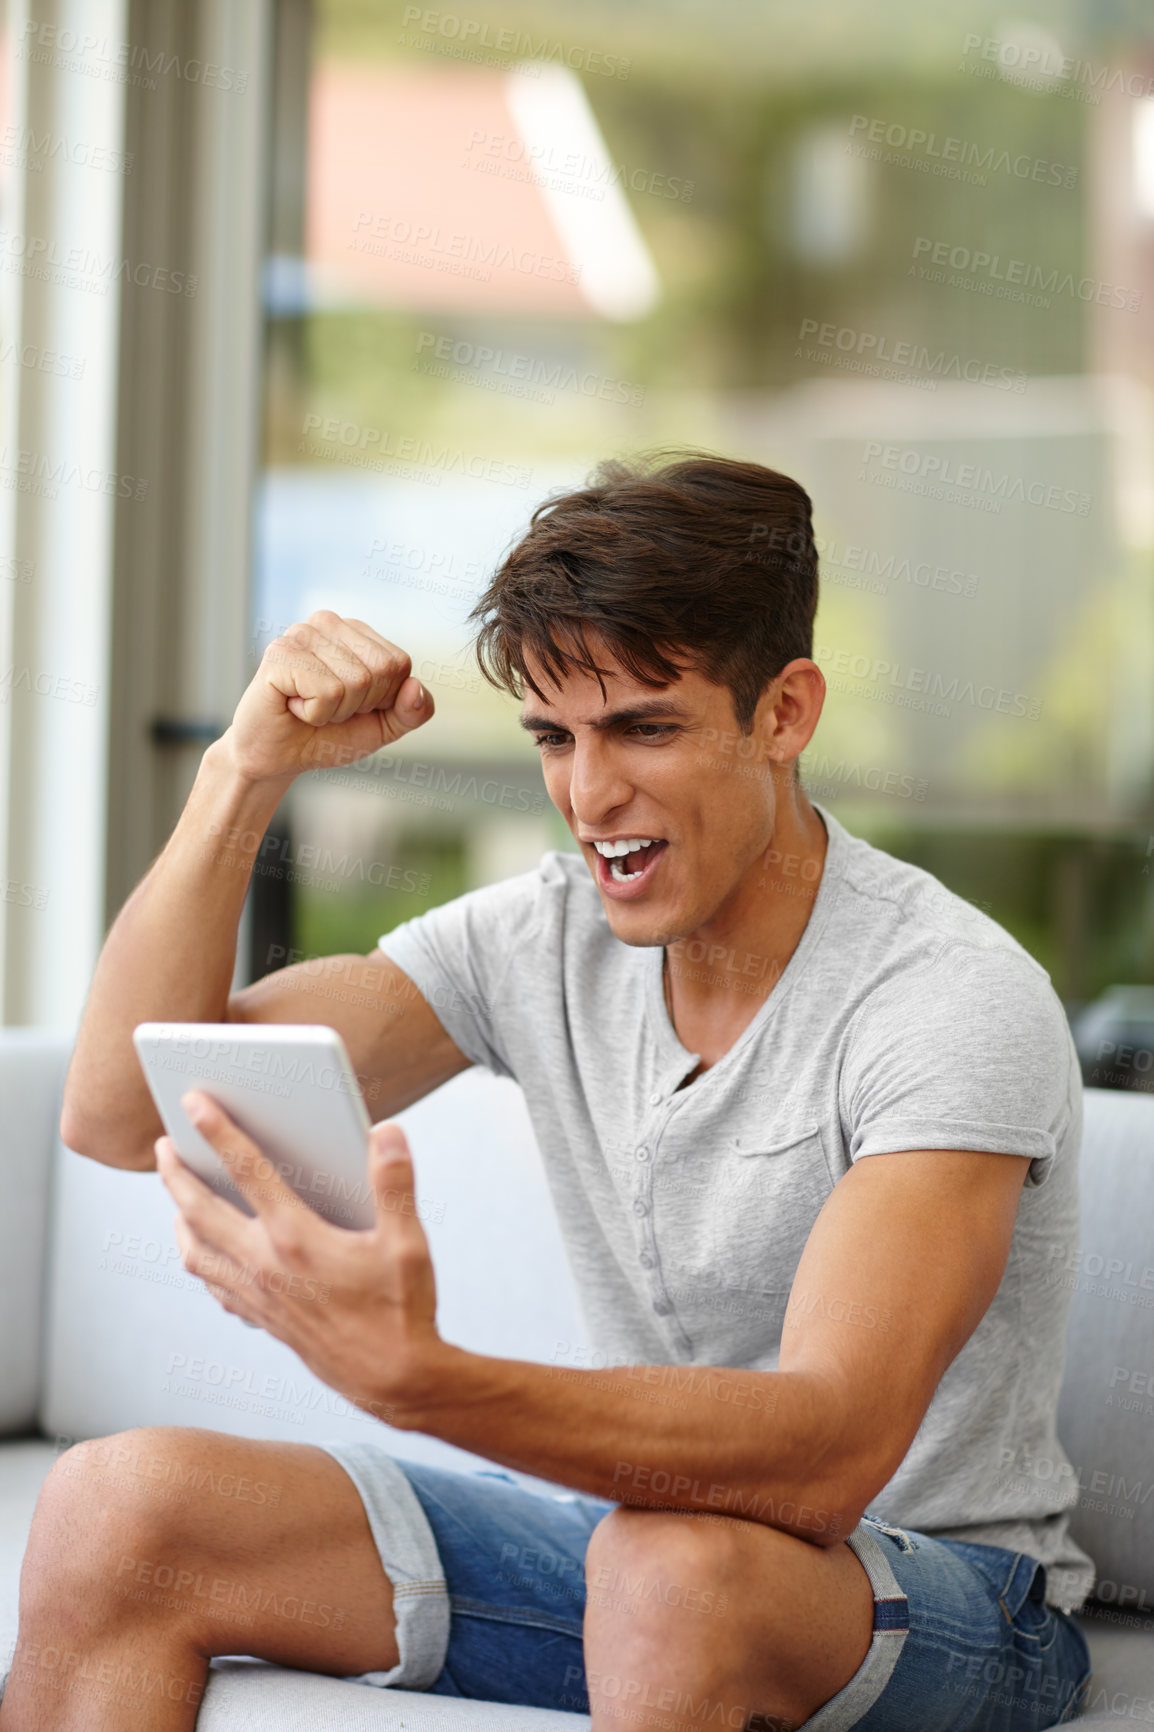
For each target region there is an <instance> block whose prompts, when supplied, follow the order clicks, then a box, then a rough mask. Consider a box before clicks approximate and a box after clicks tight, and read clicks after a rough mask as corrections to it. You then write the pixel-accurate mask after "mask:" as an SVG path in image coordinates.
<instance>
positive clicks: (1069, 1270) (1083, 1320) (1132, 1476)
mask: <svg viewBox="0 0 1154 1732" xmlns="http://www.w3.org/2000/svg"><path fill="white" fill-rule="evenodd" d="M1081 1198H1082V1235H1081V1243H1080V1244H1079V1245H1077V1246H1075V1245H1066V1246H1052V1247H1051V1250H1052V1252H1053V1273H1052V1277H1051V1278H1052V1280H1053V1282H1054V1284H1055V1287H1056V1288H1058V1287H1064V1288H1066V1289H1068V1290H1069V1291H1070V1293H1071V1306H1070V1323H1069V1330H1068V1334H1067V1355H1066V1372H1065V1376H1064V1379H1063V1383H1062V1394H1061V1399H1060V1403H1059V1408H1058V1435H1059V1436H1060V1438H1061V1440H1062V1444H1063V1446H1064V1448H1065V1450H1066V1453H1067V1454H1068V1455H1069V1457H1070V1460H1071V1462H1072V1463H1073V1465H1074V1467H1075V1469H1076V1470H1077V1475H1078V1488H1079V1495H1078V1505H1077V1508H1076V1509H1075V1511H1074V1512H1073V1514H1072V1517H1071V1523H1070V1525H1071V1529H1072V1532H1073V1534H1074V1537H1075V1538H1076V1539H1077V1541H1078V1543H1079V1544H1080V1545H1082V1546H1084V1547H1085V1549H1086V1550H1087V1551H1088V1552H1089V1554H1090V1556H1091V1557H1092V1558H1093V1560H1094V1563H1095V1565H1096V1566H1097V1572H1098V1585H1097V1587H1096V1589H1095V1593H1096V1596H1097V1597H1098V1598H1099V1599H1101V1600H1103V1601H1105V1602H1106V1603H1107V1604H1110V1605H1114V1606H1116V1607H1118V1608H1119V1609H1122V1610H1126V1611H1133V1610H1135V1609H1138V1610H1150V1611H1154V1231H1152V1228H1151V1223H1152V1222H1154V1096H1150V1095H1142V1094H1128V1093H1122V1092H1119V1091H1111V1090H1107V1089H1087V1090H1086V1115H1085V1132H1084V1137H1083V1143H1082V1162H1081ZM1036 1471H1037V1472H1040V1473H1044V1471H1045V1469H1044V1464H1040V1463H1039V1464H1037V1466H1036ZM1151 1717H1152V1718H1154V1713H1152V1716H1151Z"/></svg>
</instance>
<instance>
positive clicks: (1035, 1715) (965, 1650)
mask: <svg viewBox="0 0 1154 1732" xmlns="http://www.w3.org/2000/svg"><path fill="white" fill-rule="evenodd" d="M849 1544H850V1545H851V1546H852V1547H853V1549H854V1550H855V1551H856V1552H857V1554H858V1557H859V1558H860V1559H861V1562H862V1564H863V1566H864V1567H865V1569H866V1571H867V1574H868V1575H869V1576H870V1580H871V1583H872V1584H873V1587H874V1635H873V1640H872V1642H871V1645H870V1650H869V1653H868V1654H867V1656H866V1659H865V1661H864V1662H863V1664H862V1666H861V1667H860V1668H859V1670H858V1672H857V1673H856V1674H855V1676H854V1677H853V1678H852V1679H851V1680H850V1681H849V1683H848V1684H847V1685H846V1686H845V1688H844V1689H843V1690H841V1691H839V1692H838V1694H837V1695H836V1696H834V1697H832V1698H831V1699H830V1701H828V1702H827V1703H826V1704H825V1706H824V1707H823V1708H821V1709H819V1710H818V1712H817V1713H816V1714H815V1715H813V1716H812V1717H811V1719H809V1720H807V1721H806V1722H805V1727H804V1732H851V1729H852V1732H925V1728H926V1727H927V1726H932V1727H934V1729H935V1732H1041V1729H1042V1728H1045V1727H1050V1726H1057V1725H1059V1724H1061V1723H1064V1722H1066V1721H1067V1720H1072V1719H1074V1718H1075V1716H1076V1715H1077V1713H1078V1711H1079V1706H1080V1700H1081V1691H1082V1688H1083V1686H1084V1685H1085V1682H1086V1679H1087V1678H1088V1677H1089V1673H1090V1661H1089V1654H1088V1650H1087V1648H1086V1643H1085V1638H1084V1637H1083V1636H1082V1634H1081V1631H1080V1630H1079V1629H1078V1627H1077V1626H1076V1624H1074V1622H1073V1620H1072V1619H1070V1618H1067V1617H1065V1616H1064V1615H1063V1614H1062V1613H1061V1612H1058V1611H1055V1610H1054V1609H1053V1608H1052V1607H1049V1606H1047V1605H1046V1604H1045V1601H1044V1594H1045V1586H1046V1572H1045V1569H1044V1567H1043V1565H1042V1564H1040V1563H1038V1562H1037V1560H1036V1559H1034V1558H1031V1557H1027V1556H1025V1555H1024V1554H1022V1553H1017V1552H1011V1551H1005V1550H1002V1549H1001V1548H999V1547H997V1546H975V1545H967V1544H963V1543H962V1542H960V1541H955V1540H939V1539H935V1538H933V1537H932V1536H931V1535H927V1534H921V1533H917V1532H912V1531H910V1532H907V1531H905V1530H903V1529H900V1528H893V1527H889V1526H886V1525H884V1524H882V1523H878V1522H873V1521H871V1520H870V1519H869V1518H868V1517H867V1518H865V1519H863V1521H862V1523H861V1524H860V1526H859V1527H858V1528H857V1529H856V1530H855V1532H854V1534H853V1535H852V1536H851V1537H850V1540H849Z"/></svg>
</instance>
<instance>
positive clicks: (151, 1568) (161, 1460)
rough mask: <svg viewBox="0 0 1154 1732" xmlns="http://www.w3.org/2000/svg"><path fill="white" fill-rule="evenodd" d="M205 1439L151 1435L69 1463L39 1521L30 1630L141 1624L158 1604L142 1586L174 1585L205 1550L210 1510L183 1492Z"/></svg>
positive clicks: (31, 1558) (25, 1582)
mask: <svg viewBox="0 0 1154 1732" xmlns="http://www.w3.org/2000/svg"><path fill="white" fill-rule="evenodd" d="M197 1435H198V1434H197V1433H195V1432H189V1431H185V1430H183V1429H180V1428H176V1427H163V1426H152V1427H143V1428H140V1429H138V1430H134V1431H126V1432H120V1433H118V1434H116V1435H115V1436H112V1437H106V1438H95V1439H92V1440H91V1441H90V1442H86V1443H78V1444H75V1445H74V1446H73V1447H72V1448H71V1449H70V1450H68V1451H67V1452H66V1453H65V1454H64V1455H62V1456H61V1457H60V1459H59V1460H58V1461H57V1462H56V1463H55V1465H54V1466H53V1468H52V1471H51V1472H50V1473H49V1475H48V1477H47V1479H46V1480H45V1482H44V1484H43V1486H42V1487H41V1491H40V1497H39V1499H38V1501H37V1505H36V1512H35V1515H34V1517H33V1521H32V1531H31V1534H30V1536H29V1542H28V1549H27V1552H26V1554H25V1560H24V1568H23V1572H22V1574H21V1581H20V1599H21V1614H22V1618H23V1619H24V1620H25V1621H27V1620H29V1619H32V1620H35V1619H36V1618H37V1617H39V1616H44V1615H47V1616H50V1617H51V1619H52V1621H53V1622H54V1623H56V1624H60V1623H64V1624H67V1625H68V1626H69V1627H71V1628H73V1629H76V1630H80V1629H86V1630H88V1631H90V1632H92V1631H95V1630H97V1629H102V1628H107V1627H108V1626H109V1625H110V1624H114V1623H116V1622H119V1621H122V1620H124V1619H125V1618H126V1617H127V1618H131V1619H133V1620H134V1621H137V1622H139V1620H140V1618H141V1615H142V1612H143V1610H144V1609H145V1606H146V1605H147V1604H148V1603H149V1599H148V1598H146V1597H145V1596H139V1595H137V1594H136V1593H135V1592H134V1587H135V1586H136V1585H139V1583H140V1582H141V1581H142V1580H147V1581H149V1582H150V1583H153V1584H154V1585H155V1587H156V1588H157V1589H158V1590H162V1589H164V1588H165V1586H166V1585H170V1583H169V1578H170V1577H171V1578H172V1579H173V1580H175V1578H176V1575H177V1573H178V1572H179V1569H180V1564H181V1560H182V1559H183V1560H184V1561H185V1562H187V1561H188V1559H189V1557H190V1555H191V1552H192V1550H193V1549H194V1548H195V1545H196V1529H197V1515H196V1512H197V1509H198V1508H199V1507H201V1506H200V1504H199V1501H198V1500H196V1499H190V1498H189V1497H188V1496H187V1495H182V1492H181V1489H180V1488H181V1484H182V1479H183V1477H184V1473H183V1470H184V1466H185V1463H186V1462H187V1460H188V1458H189V1456H190V1453H191V1452H192V1451H193V1450H194V1449H195V1447H196V1444H195V1439H196V1437H197ZM201 1439H202V1450H203V1434H201ZM151 1599H152V1600H153V1601H158V1600H161V1599H162V1596H161V1595H160V1594H157V1595H155V1596H151Z"/></svg>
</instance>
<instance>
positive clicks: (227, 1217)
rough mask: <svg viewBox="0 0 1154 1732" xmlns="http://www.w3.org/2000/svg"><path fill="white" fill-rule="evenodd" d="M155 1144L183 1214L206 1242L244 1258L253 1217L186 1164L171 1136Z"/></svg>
mask: <svg viewBox="0 0 1154 1732" xmlns="http://www.w3.org/2000/svg"><path fill="white" fill-rule="evenodd" d="M155 1147H156V1166H157V1171H158V1172H159V1174H160V1177H161V1179H162V1181H163V1183H164V1185H165V1188H166V1189H167V1191H168V1194H169V1196H170V1197H171V1198H172V1200H173V1202H174V1203H175V1204H176V1205H177V1207H178V1208H179V1209H180V1213H181V1216H182V1218H183V1219H184V1220H185V1221H187V1222H188V1224H189V1226H190V1227H191V1228H192V1229H193V1231H194V1232H196V1233H197V1235H198V1236H199V1237H200V1238H201V1239H203V1240H204V1241H205V1243H207V1244H211V1245H213V1246H214V1247H216V1248H217V1249H218V1250H221V1251H225V1252H227V1253H228V1255H230V1256H233V1257H239V1258H241V1259H242V1260H243V1258H244V1256H245V1255H246V1252H247V1249H248V1247H249V1245H250V1243H251V1235H252V1225H253V1223H252V1221H251V1219H250V1217H249V1216H248V1215H245V1214H244V1213H242V1211H241V1210H240V1209H238V1208H237V1207H236V1205H235V1204H234V1203H230V1202H229V1201H228V1199H227V1197H221V1196H218V1195H217V1193H216V1192H215V1191H214V1190H213V1189H212V1186H211V1185H208V1184H206V1183H205V1181H204V1180H203V1179H202V1178H200V1177H199V1175H198V1174H196V1173H194V1172H193V1171H192V1168H191V1167H188V1166H186V1165H185V1163H184V1162H183V1161H182V1160H181V1158H180V1156H179V1155H178V1154H177V1152H176V1144H175V1143H174V1142H173V1140H172V1138H171V1137H157V1139H156V1144H155Z"/></svg>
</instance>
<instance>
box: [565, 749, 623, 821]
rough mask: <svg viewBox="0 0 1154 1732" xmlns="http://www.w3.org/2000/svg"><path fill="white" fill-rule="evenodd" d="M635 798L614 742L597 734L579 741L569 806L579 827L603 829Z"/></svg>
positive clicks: (572, 765)
mask: <svg viewBox="0 0 1154 1732" xmlns="http://www.w3.org/2000/svg"><path fill="white" fill-rule="evenodd" d="M632 795H633V784H632V783H631V782H630V781H629V779H628V778H627V777H626V776H625V775H624V774H623V773H622V769H621V764H620V756H619V754H618V753H617V752H616V751H615V750H614V747H613V742H612V741H610V740H607V739H605V738H604V736H603V735H597V734H592V735H587V736H585V737H584V738H578V739H577V740H576V741H575V743H574V746H573V756H572V759H571V761H570V766H569V806H570V809H571V811H572V813H573V816H574V817H575V818H576V820H577V822H578V824H580V825H581V826H582V827H583V828H584V827H587V828H589V829H591V830H596V829H598V828H600V827H601V826H602V825H603V824H604V823H605V822H606V820H607V819H608V818H609V816H610V815H611V814H612V813H613V812H615V811H616V810H617V808H618V807H619V806H624V805H625V804H626V803H627V802H628V801H629V800H630V799H631V798H632Z"/></svg>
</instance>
